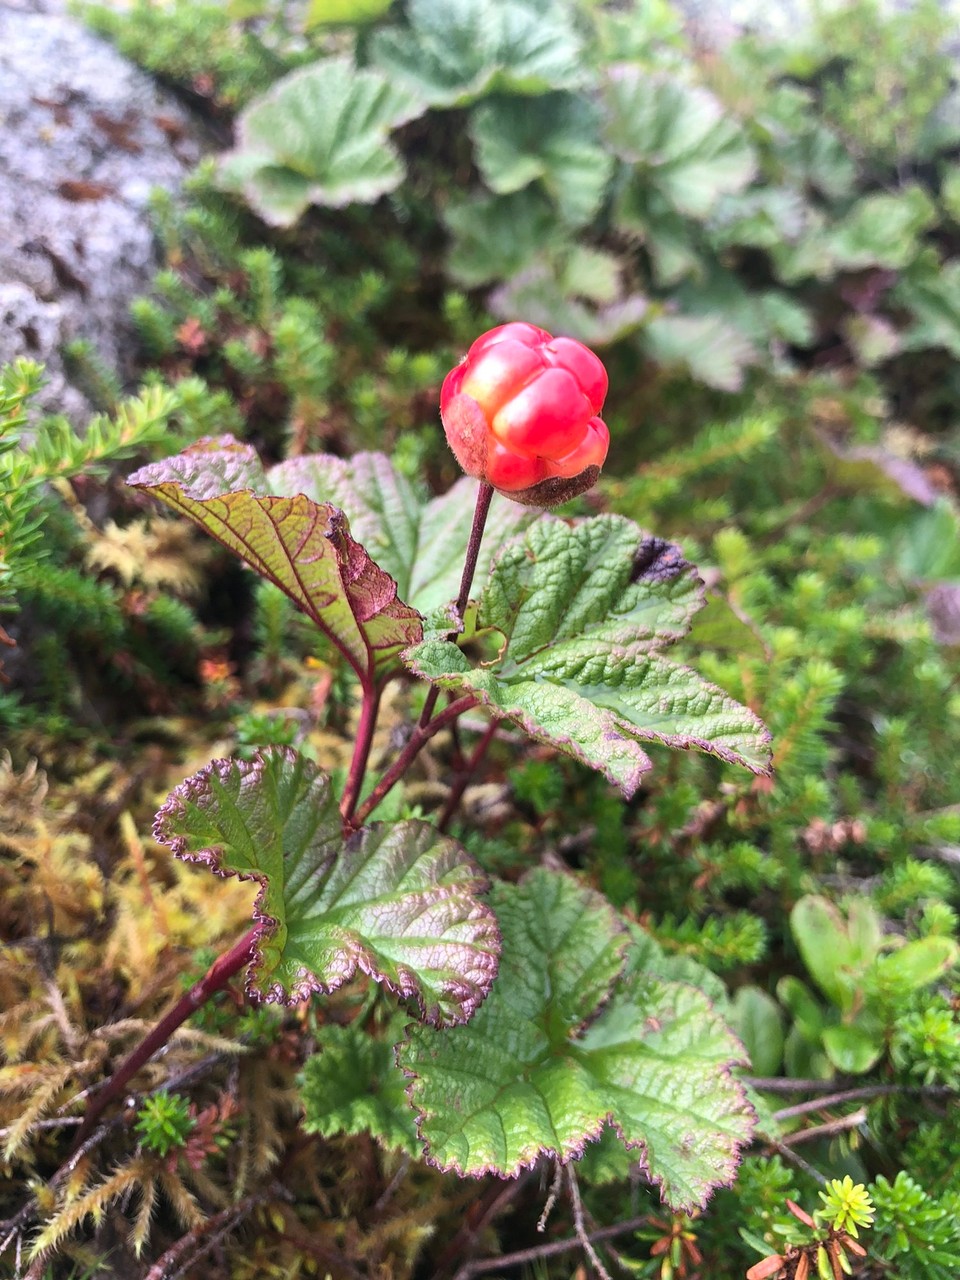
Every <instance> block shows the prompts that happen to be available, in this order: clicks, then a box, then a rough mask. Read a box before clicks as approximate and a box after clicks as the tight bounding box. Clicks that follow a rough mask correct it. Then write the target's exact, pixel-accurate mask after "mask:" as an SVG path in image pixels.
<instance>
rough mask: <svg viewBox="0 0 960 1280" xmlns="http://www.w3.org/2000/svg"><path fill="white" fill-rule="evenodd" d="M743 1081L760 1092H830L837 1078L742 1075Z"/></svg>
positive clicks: (836, 1082) (835, 1084)
mask: <svg viewBox="0 0 960 1280" xmlns="http://www.w3.org/2000/svg"><path fill="white" fill-rule="evenodd" d="M743 1083H744V1084H747V1085H749V1086H750V1088H751V1089H757V1090H759V1091H760V1092H761V1093H830V1092H832V1091H833V1090H834V1089H836V1087H837V1084H838V1083H839V1082H838V1081H837V1080H791V1079H790V1078H789V1077H788V1076H744V1077H743Z"/></svg>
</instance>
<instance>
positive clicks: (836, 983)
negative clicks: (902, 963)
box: [790, 894, 883, 1012]
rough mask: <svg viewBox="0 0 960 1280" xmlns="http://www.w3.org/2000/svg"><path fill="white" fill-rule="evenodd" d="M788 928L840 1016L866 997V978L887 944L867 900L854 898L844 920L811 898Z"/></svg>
mask: <svg viewBox="0 0 960 1280" xmlns="http://www.w3.org/2000/svg"><path fill="white" fill-rule="evenodd" d="M790 928H791V930H792V931H793V936H794V939H795V940H796V943H797V947H798V948H799V950H800V955H801V956H802V957H803V962H804V964H805V965H806V966H807V970H808V972H809V973H810V976H811V977H812V978H813V980H814V982H815V983H816V984H817V986H818V987H819V988H820V990H821V991H822V992H823V994H824V995H825V996H826V997H827V998H828V999H829V1000H831V1001H832V1002H833V1003H834V1004H835V1005H836V1006H837V1008H839V1009H840V1010H841V1011H842V1012H847V1011H849V1010H850V1009H852V1008H853V1007H854V1005H855V1004H856V1003H857V1002H858V1001H859V1000H860V999H861V998H862V994H863V992H862V983H863V975H864V973H865V971H866V970H867V968H868V967H869V966H870V965H871V964H872V963H873V961H874V960H875V959H876V957H877V955H878V953H879V951H880V947H881V944H882V941H883V933H882V926H881V921H880V917H879V915H878V914H877V909H876V907H875V906H874V905H873V903H872V902H871V901H870V899H869V898H852V899H851V900H850V901H849V902H848V904H847V914H846V916H844V915H843V913H842V912H841V911H840V908H839V907H837V906H836V905H835V904H834V903H833V902H831V901H830V900H829V898H822V897H819V896H818V895H816V894H808V895H807V896H806V897H804V898H801V899H800V900H799V902H797V903H796V905H795V906H794V908H793V910H792V911H791V913H790Z"/></svg>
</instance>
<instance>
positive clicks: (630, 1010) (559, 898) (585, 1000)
mask: <svg viewBox="0 0 960 1280" xmlns="http://www.w3.org/2000/svg"><path fill="white" fill-rule="evenodd" d="M493 905H494V909H495V910H496V913H497V918H498V919H499V921H500V926H501V929H502V932H503V954H502V958H501V965H500V976H499V977H498V979H497V981H496V983H495V984H494V987H493V990H492V992H491V994H490V995H489V996H488V998H487V999H486V1000H485V1001H484V1003H483V1004H482V1005H481V1006H480V1008H479V1010H478V1011H477V1012H476V1013H475V1014H474V1016H473V1018H472V1019H471V1021H470V1022H469V1023H467V1024H466V1025H465V1026H460V1027H456V1028H453V1029H451V1030H449V1031H445V1032H443V1033H442V1034H437V1033H433V1032H430V1031H429V1030H426V1029H423V1028H414V1029H413V1030H412V1031H411V1032H410V1033H409V1039H408V1042H407V1043H406V1044H405V1045H404V1046H402V1047H401V1049H400V1054H399V1061H400V1065H401V1067H402V1068H403V1069H404V1070H405V1071H406V1073H407V1074H408V1075H409V1076H410V1077H411V1078H412V1083H411V1086H410V1096H411V1100H412V1101H413V1103H414V1105H415V1106H416V1107H417V1109H418V1111H419V1113H420V1120H419V1131H420V1136H421V1138H422V1139H423V1140H424V1142H425V1143H426V1146H427V1158H428V1160H430V1161H431V1162H432V1163H433V1164H436V1165H438V1166H439V1167H440V1168H441V1169H456V1170H457V1171H458V1172H460V1173H464V1174H471V1175H475V1176H479V1175H482V1174H486V1173H497V1174H499V1175H501V1176H502V1177H511V1176H514V1175H516V1174H517V1173H518V1172H519V1171H520V1170H521V1169H522V1168H524V1167H527V1166H529V1165H531V1164H533V1163H534V1162H535V1161H536V1160H538V1159H539V1158H540V1157H541V1156H542V1155H544V1154H549V1155H553V1156H555V1157H556V1158H557V1159H559V1160H561V1161H567V1160H570V1159H575V1158H576V1157H578V1156H579V1155H580V1154H582V1152H583V1149H584V1146H585V1144H586V1143H588V1142H590V1141H592V1140H594V1139H596V1138H597V1137H598V1136H599V1135H600V1133H601V1131H602V1130H603V1128H604V1126H605V1125H606V1124H610V1125H611V1126H612V1127H613V1128H614V1129H615V1130H616V1131H617V1132H618V1133H619V1135H620V1137H621V1138H622V1139H623V1141H624V1143H625V1144H626V1146H627V1147H628V1148H629V1149H631V1151H635V1152H636V1153H637V1157H638V1158H639V1160H640V1161H641V1163H642V1165H643V1167H644V1169H645V1170H646V1172H647V1174H648V1175H649V1177H650V1178H651V1179H652V1181H654V1182H655V1183H656V1184H658V1185H659V1186H660V1188H661V1191H662V1194H663V1197H664V1199H665V1200H666V1201H667V1202H668V1203H670V1204H671V1205H673V1206H674V1207H676V1208H686V1209H692V1208H694V1207H696V1206H702V1205H703V1204H704V1203H705V1202H706V1200H707V1199H708V1197H709V1195H710V1193H711V1191H712V1190H713V1189H714V1188H715V1187H716V1186H720V1185H724V1184H727V1183H729V1182H730V1181H731V1180H732V1178H733V1175H734V1172H735V1170H736V1166H737V1162H738V1158H739V1152H740V1150H741V1148H742V1147H743V1146H744V1145H745V1144H746V1143H748V1142H749V1141H750V1138H751V1135H752V1132H753V1127H754V1114H753V1110H752V1108H751V1107H750V1104H749V1103H748V1101H747V1099H746V1095H745V1093H744V1091H743V1088H742V1087H741V1085H740V1084H739V1083H738V1082H737V1081H735V1080H734V1079H733V1078H732V1076H731V1074H730V1071H731V1067H732V1066H733V1065H735V1064H736V1063H738V1062H740V1061H742V1059H743V1047H742V1046H741V1045H740V1044H739V1042H738V1041H737V1040H736V1038H735V1037H734V1036H733V1035H732V1033H731V1032H730V1031H729V1030H728V1029H727V1027H725V1026H724V1024H723V1022H722V1021H721V1019H720V1018H719V1017H718V1016H717V1015H716V1013H715V1012H714V1011H713V1009H712V1006H711V1004H710V1002H709V1000H708V999H707V998H706V996H704V994H703V993H702V992H701V991H698V990H696V989H695V988H693V987H690V986H687V985H685V984H682V983H678V982H671V981H664V980H663V979H660V978H658V977H655V976H653V975H651V974H648V973H646V972H644V971H643V970H642V969H641V968H640V967H639V962H638V961H635V959H634V957H633V955H632V954H631V953H630V951H629V949H628V948H629V945H630V934H629V933H628V932H627V931H626V930H624V929H623V928H622V927H621V926H620V924H619V922H618V920H617V917H616V916H615V914H614V912H613V911H612V909H611V908H610V907H609V905H608V904H607V903H606V902H605V901H604V900H603V899H602V898H601V897H600V896H599V895H598V894H596V893H594V892H592V891H591V890H588V889H584V888H581V887H579V886H578V885H577V884H576V883H575V882H574V881H573V880H572V879H570V878H569V877H567V876H564V875H560V874H557V873H555V872H550V871H546V870H536V871H533V872H531V873H530V874H528V875H527V876H526V877H525V878H524V880H523V881H522V882H521V884H520V885H519V886H513V885H508V884H498V885H497V886H496V887H495V891H494V894H493ZM624 960H625V961H626V962H625V963H624ZM618 974H619V977H618ZM611 984H613V992H612V994H611V995H610V996H609V999H607V991H608V990H609V988H610V986H611Z"/></svg>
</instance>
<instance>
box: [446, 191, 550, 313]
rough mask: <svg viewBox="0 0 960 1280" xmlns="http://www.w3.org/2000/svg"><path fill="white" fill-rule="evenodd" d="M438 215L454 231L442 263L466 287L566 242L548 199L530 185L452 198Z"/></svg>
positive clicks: (510, 271)
mask: <svg viewBox="0 0 960 1280" xmlns="http://www.w3.org/2000/svg"><path fill="white" fill-rule="evenodd" d="M443 218H444V221H445V222H446V224H447V226H448V228H449V229H450V231H451V233H452V237H453V243H452V244H451V246H450V252H449V254H448V257H447V269H448V271H449V272H450V274H451V276H453V278H454V279H455V280H457V281H458V282H459V283H460V284H463V285H466V286H467V288H469V289H473V288H476V287H477V286H478V285H482V284H489V283H490V282H491V281H493V280H503V279H509V278H510V277H511V276H514V275H516V274H517V272H519V271H521V270H522V269H523V268H525V267H528V266H529V265H530V264H531V263H532V262H533V261H534V260H535V259H536V258H537V257H538V256H539V255H540V254H541V253H542V252H543V251H544V249H548V250H550V249H552V250H554V251H557V252H562V251H563V250H565V249H568V248H569V247H570V245H569V238H568V236H567V235H566V234H565V233H564V232H563V230H562V229H561V228H560V227H559V226H558V223H557V216H556V213H555V212H554V210H553V209H552V208H551V206H550V203H549V201H548V200H547V199H546V197H545V196H544V195H543V194H542V193H541V192H539V191H537V190H536V189H534V188H532V187H531V188H524V189H523V190H522V191H517V192H515V193H514V194H512V195H507V196H498V195H492V196H474V197H472V198H468V199H465V200H459V201H451V203H450V204H449V205H448V206H447V208H446V209H445V210H444V214H443ZM550 332H553V330H552V329H551V330H550Z"/></svg>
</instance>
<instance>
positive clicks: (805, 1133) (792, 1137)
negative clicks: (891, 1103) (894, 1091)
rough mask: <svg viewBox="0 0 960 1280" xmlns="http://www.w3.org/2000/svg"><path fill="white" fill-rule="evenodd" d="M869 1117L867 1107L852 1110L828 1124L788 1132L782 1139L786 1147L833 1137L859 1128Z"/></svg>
mask: <svg viewBox="0 0 960 1280" xmlns="http://www.w3.org/2000/svg"><path fill="white" fill-rule="evenodd" d="M866 1119H867V1109H866V1107H859V1108H858V1109H857V1110H856V1111H851V1112H850V1114H849V1115H848V1116H841V1117H840V1119H839V1120H830V1121H828V1122H827V1124H815V1125H811V1127H810V1128H809V1129H798V1130H797V1131H796V1133H788V1134H786V1135H785V1136H784V1137H783V1138H781V1139H780V1141H781V1142H782V1143H783V1145H784V1146H785V1147H795V1146H797V1144H798V1143H800V1142H813V1141H814V1139H816V1138H832V1137H833V1136H834V1135H835V1134H838V1133H845V1132H846V1131H847V1130H848V1129H857V1128H859V1127H860V1125H862V1124H864V1123H865V1122H866Z"/></svg>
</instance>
